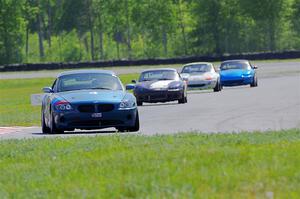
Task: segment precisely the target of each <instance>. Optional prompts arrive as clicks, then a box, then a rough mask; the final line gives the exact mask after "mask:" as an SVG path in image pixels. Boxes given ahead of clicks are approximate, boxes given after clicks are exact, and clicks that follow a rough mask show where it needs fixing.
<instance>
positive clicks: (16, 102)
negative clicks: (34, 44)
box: [0, 74, 138, 126]
mask: <svg viewBox="0 0 300 199" xmlns="http://www.w3.org/2000/svg"><path fill="white" fill-rule="evenodd" d="M137 77H138V74H126V75H120V79H121V80H122V82H123V84H124V85H125V84H127V83H129V82H130V81H131V80H132V79H137ZM53 81H54V78H38V79H7V80H3V79H2V80H0V126H32V125H39V124H40V109H41V107H40V106H31V104H30V95H31V94H34V93H42V91H41V89H42V88H43V87H45V86H51V85H52V83H53Z"/></svg>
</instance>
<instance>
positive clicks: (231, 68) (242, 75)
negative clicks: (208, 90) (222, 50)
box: [220, 60, 257, 87]
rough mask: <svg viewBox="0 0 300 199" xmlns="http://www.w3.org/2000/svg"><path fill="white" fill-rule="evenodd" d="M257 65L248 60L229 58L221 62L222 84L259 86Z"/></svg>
mask: <svg viewBox="0 0 300 199" xmlns="http://www.w3.org/2000/svg"><path fill="white" fill-rule="evenodd" d="M256 69H257V67H256V66H254V65H251V63H250V62H249V61H248V60H228V61H224V62H222V63H221V66H220V79H221V85H222V86H240V85H250V86H251V87H256V86H257V75H256Z"/></svg>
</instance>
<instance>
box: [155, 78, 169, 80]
mask: <svg viewBox="0 0 300 199" xmlns="http://www.w3.org/2000/svg"><path fill="white" fill-rule="evenodd" d="M158 80H172V79H170V78H160V79H158Z"/></svg>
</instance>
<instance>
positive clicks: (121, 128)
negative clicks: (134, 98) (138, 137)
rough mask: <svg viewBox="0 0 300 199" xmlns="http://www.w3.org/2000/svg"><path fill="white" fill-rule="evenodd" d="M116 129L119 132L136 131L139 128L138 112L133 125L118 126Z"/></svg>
mask: <svg viewBox="0 0 300 199" xmlns="http://www.w3.org/2000/svg"><path fill="white" fill-rule="evenodd" d="M117 130H118V131H120V132H136V131H138V130H140V118H139V112H138V111H137V112H136V117H135V123H134V126H131V127H119V128H117Z"/></svg>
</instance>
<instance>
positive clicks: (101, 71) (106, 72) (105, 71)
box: [57, 70, 115, 77]
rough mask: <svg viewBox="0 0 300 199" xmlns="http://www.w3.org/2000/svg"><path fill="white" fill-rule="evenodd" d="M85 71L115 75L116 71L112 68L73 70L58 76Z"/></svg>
mask: <svg viewBox="0 0 300 199" xmlns="http://www.w3.org/2000/svg"><path fill="white" fill-rule="evenodd" d="M83 73H101V74H108V75H115V73H114V72H113V71H110V70H71V71H66V72H62V73H59V74H58V75H57V77H61V76H64V75H72V74H83Z"/></svg>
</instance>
